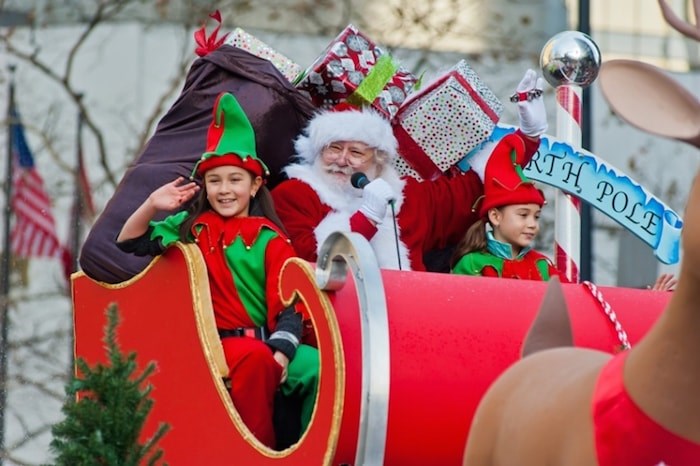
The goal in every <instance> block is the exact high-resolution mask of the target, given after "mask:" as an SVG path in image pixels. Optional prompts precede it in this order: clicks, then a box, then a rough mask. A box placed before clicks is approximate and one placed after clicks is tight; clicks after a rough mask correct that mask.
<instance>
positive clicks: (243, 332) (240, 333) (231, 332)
mask: <svg viewBox="0 0 700 466" xmlns="http://www.w3.org/2000/svg"><path fill="white" fill-rule="evenodd" d="M216 330H217V331H218V332H219V338H221V339H222V340H223V339H224V338H230V337H252V338H257V339H258V340H262V341H265V340H267V338H268V337H269V336H270V335H269V334H268V331H267V329H266V328H265V327H238V328H232V329H224V328H218V329H216Z"/></svg>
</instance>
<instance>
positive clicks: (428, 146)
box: [393, 60, 503, 180]
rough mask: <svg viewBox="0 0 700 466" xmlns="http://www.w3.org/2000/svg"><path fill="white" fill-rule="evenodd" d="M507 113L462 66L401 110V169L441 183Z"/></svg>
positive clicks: (398, 165)
mask: <svg viewBox="0 0 700 466" xmlns="http://www.w3.org/2000/svg"><path fill="white" fill-rule="evenodd" d="M502 112H503V104H502V103H501V102H500V100H498V98H497V97H496V95H495V94H494V93H493V92H492V91H491V89H489V88H488V86H486V84H484V82H483V81H482V80H481V78H479V76H478V75H477V74H476V72H474V70H473V69H472V68H471V67H470V66H469V65H468V64H467V62H466V61H464V60H461V61H460V62H459V63H457V64H456V65H455V66H454V67H453V68H452V69H450V70H449V71H448V72H447V73H445V74H443V75H441V76H440V77H439V78H438V79H437V80H435V81H434V82H433V83H431V84H430V85H428V86H426V87H425V88H424V89H422V90H420V91H419V92H416V93H414V94H413V95H412V96H411V97H410V98H409V99H408V100H406V101H405V102H404V103H403V105H401V107H400V108H399V111H398V112H397V114H396V116H395V118H394V122H393V124H394V134H395V135H396V138H397V139H398V141H399V154H401V157H399V158H397V159H396V160H395V162H394V164H395V166H396V169H397V170H398V172H399V173H400V174H401V175H404V176H411V177H413V178H416V179H418V180H421V179H427V180H431V179H435V178H437V177H438V176H440V174H442V173H443V172H445V171H447V170H449V169H450V168H451V167H452V166H453V165H454V164H455V163H457V162H459V161H460V160H461V159H462V158H463V157H464V155H465V154H467V153H468V152H469V151H470V150H472V149H473V148H474V147H476V146H477V145H479V144H480V143H481V142H483V141H484V140H486V139H487V138H488V136H489V135H490V134H491V132H492V131H493V128H494V127H495V126H496V123H497V122H498V119H499V118H500V116H501V113H502Z"/></svg>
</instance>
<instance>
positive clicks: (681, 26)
mask: <svg viewBox="0 0 700 466" xmlns="http://www.w3.org/2000/svg"><path fill="white" fill-rule="evenodd" d="M659 6H660V7H661V13H662V14H663V16H664V19H665V20H666V22H667V23H668V24H669V25H670V26H671V27H672V28H673V29H675V30H676V31H678V32H680V33H681V34H683V35H684V36H686V37H690V38H691V39H695V40H697V41H700V0H693V12H694V13H695V24H694V25H693V24H690V23H688V22H685V21H683V20H682V19H681V18H680V17H678V15H676V13H674V12H673V10H672V9H671V7H670V6H668V3H666V0H659Z"/></svg>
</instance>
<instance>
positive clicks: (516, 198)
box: [451, 135, 563, 281]
mask: <svg viewBox="0 0 700 466" xmlns="http://www.w3.org/2000/svg"><path fill="white" fill-rule="evenodd" d="M524 154H525V146H524V144H523V142H522V140H521V139H520V138H518V137H517V136H515V135H508V136H506V137H505V138H503V139H502V140H501V141H500V142H499V143H498V145H497V146H496V147H495V149H494V151H493V154H492V155H491V157H490V158H489V160H488V163H487V164H486V169H485V176H484V195H483V197H482V198H481V199H479V200H478V201H477V203H478V202H479V201H482V204H481V208H480V210H479V215H480V217H481V220H479V221H477V222H476V223H474V224H473V225H472V226H471V227H470V228H469V230H467V233H466V235H465V236H464V238H463V239H462V241H461V243H460V244H459V246H457V249H456V250H455V255H454V257H453V258H452V263H451V267H452V273H456V274H463V275H481V276H485V277H503V278H520V279H523V280H543V281H547V280H549V279H550V278H551V277H552V276H554V275H557V276H559V274H558V272H557V270H556V268H555V267H554V264H552V262H551V261H550V260H549V258H547V256H545V255H543V254H541V253H539V252H537V251H535V250H534V249H532V246H531V245H532V242H533V241H534V240H535V237H536V236H537V233H538V232H539V228H540V226H539V218H540V212H541V211H542V205H543V204H544V202H545V200H544V196H543V195H542V191H540V190H539V189H537V188H536V187H535V186H534V184H533V183H532V181H530V180H528V179H527V178H525V176H524V175H523V172H522V169H521V164H522V163H523V161H524ZM487 224H488V225H489V226H490V228H489V229H487V227H486V225H487ZM560 278H562V279H563V277H560Z"/></svg>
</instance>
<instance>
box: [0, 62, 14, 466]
mask: <svg viewBox="0 0 700 466" xmlns="http://www.w3.org/2000/svg"><path fill="white" fill-rule="evenodd" d="M8 69H9V75H10V80H9V81H10V84H9V91H8V104H7V168H6V171H5V215H4V217H3V232H4V237H3V238H4V244H3V255H2V273H0V276H1V277H2V289H0V333H1V336H0V466H2V464H3V462H4V460H3V458H4V457H5V412H6V411H7V410H6V409H5V407H6V405H7V385H8V384H7V349H8V348H9V345H8V342H7V336H8V329H9V326H10V324H9V322H8V315H9V310H10V259H11V253H10V245H11V243H10V215H11V214H12V208H11V199H12V167H13V160H12V148H13V145H14V143H13V137H14V135H13V133H14V131H13V127H14V125H15V121H14V118H15V116H14V114H13V110H14V107H15V65H9V66H8Z"/></svg>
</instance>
